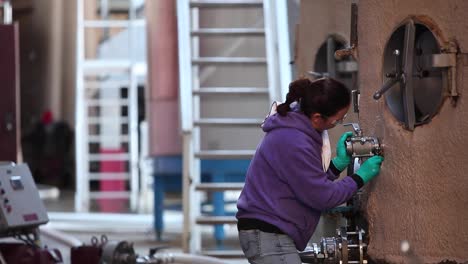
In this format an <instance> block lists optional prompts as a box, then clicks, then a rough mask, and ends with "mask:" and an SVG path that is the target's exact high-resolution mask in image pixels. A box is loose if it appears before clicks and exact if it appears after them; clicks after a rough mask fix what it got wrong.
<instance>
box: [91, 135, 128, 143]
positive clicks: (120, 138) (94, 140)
mask: <svg viewBox="0 0 468 264" xmlns="http://www.w3.org/2000/svg"><path fill="white" fill-rule="evenodd" d="M129 139H130V138H129V136H128V135H120V136H109V135H89V136H88V141H89V142H90V143H100V142H102V141H105V140H114V141H119V142H129Z"/></svg>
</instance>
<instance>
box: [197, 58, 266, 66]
mask: <svg viewBox="0 0 468 264" xmlns="http://www.w3.org/2000/svg"><path fill="white" fill-rule="evenodd" d="M192 63H194V64H198V65H201V64H251V65H252V64H253V65H258V64H260V65H263V64H266V58H264V57H200V58H192Z"/></svg>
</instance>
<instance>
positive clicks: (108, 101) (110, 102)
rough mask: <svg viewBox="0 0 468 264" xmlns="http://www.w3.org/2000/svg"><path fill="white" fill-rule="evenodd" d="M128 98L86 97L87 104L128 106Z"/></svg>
mask: <svg viewBox="0 0 468 264" xmlns="http://www.w3.org/2000/svg"><path fill="white" fill-rule="evenodd" d="M129 103H130V100H128V99H87V100H86V104H87V105H88V106H128V105H129Z"/></svg>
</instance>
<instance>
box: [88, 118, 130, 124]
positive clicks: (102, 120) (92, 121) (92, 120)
mask: <svg viewBox="0 0 468 264" xmlns="http://www.w3.org/2000/svg"><path fill="white" fill-rule="evenodd" d="M128 121H129V119H128V117H120V116H116V117H88V124H90V125H99V124H105V123H116V122H119V123H120V124H128Z"/></svg>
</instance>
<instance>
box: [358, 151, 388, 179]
mask: <svg viewBox="0 0 468 264" xmlns="http://www.w3.org/2000/svg"><path fill="white" fill-rule="evenodd" d="M383 160H384V158H383V157H382V156H373V157H371V158H369V159H368V160H366V161H364V163H362V165H361V167H360V168H359V170H357V172H356V174H357V175H358V176H359V177H361V179H362V180H363V181H364V184H366V183H368V182H369V181H370V180H372V179H373V178H374V177H375V176H377V175H379V173H380V166H382V161H383Z"/></svg>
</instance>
